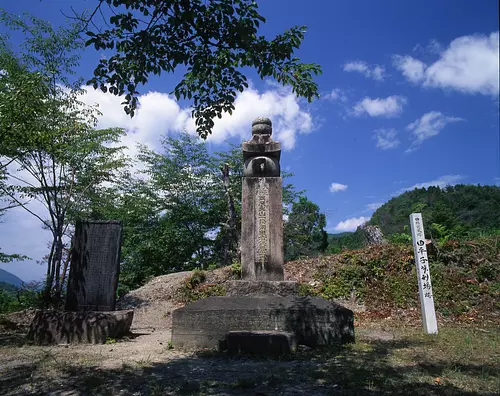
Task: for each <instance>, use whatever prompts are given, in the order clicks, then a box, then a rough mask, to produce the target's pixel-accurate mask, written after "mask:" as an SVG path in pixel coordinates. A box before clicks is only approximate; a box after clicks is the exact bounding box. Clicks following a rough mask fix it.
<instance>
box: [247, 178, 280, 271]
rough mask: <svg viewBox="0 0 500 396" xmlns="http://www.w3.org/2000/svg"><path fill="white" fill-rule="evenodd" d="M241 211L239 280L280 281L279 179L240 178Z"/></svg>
mask: <svg viewBox="0 0 500 396" xmlns="http://www.w3.org/2000/svg"><path fill="white" fill-rule="evenodd" d="M241 210H242V219H243V221H242V227H241V271H242V278H243V279H244V280H272V281H280V280H283V279H284V275H283V206H282V180H281V177H245V178H243V191H242V209H241Z"/></svg>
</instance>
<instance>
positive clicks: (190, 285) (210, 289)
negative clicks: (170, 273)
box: [177, 269, 226, 303]
mask: <svg viewBox="0 0 500 396" xmlns="http://www.w3.org/2000/svg"><path fill="white" fill-rule="evenodd" d="M205 280H206V274H205V272H203V271H200V270H197V269H196V270H194V271H193V273H192V274H191V276H190V277H188V278H187V279H186V280H185V281H184V282H183V284H182V286H181V287H180V288H179V290H178V292H177V293H178V297H179V300H180V301H182V302H185V303H189V302H194V301H197V300H201V299H202V298H207V297H211V296H224V295H226V289H225V288H224V286H222V285H215V284H203V283H204V282H205Z"/></svg>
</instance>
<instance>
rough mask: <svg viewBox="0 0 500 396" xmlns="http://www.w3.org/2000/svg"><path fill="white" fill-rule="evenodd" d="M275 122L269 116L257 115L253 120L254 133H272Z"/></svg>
mask: <svg viewBox="0 0 500 396" xmlns="http://www.w3.org/2000/svg"><path fill="white" fill-rule="evenodd" d="M272 133H273V123H272V122H271V120H270V119H269V118H266V117H257V118H256V119H255V120H253V121H252V135H272Z"/></svg>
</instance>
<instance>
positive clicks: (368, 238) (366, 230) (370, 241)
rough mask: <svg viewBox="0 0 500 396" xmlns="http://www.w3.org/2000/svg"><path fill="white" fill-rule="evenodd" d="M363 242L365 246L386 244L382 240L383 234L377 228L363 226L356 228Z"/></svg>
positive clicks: (383, 239)
mask: <svg viewBox="0 0 500 396" xmlns="http://www.w3.org/2000/svg"><path fill="white" fill-rule="evenodd" d="M358 229H359V230H360V231H361V233H362V235H363V237H364V240H365V245H366V246H373V245H382V244H384V243H387V241H386V240H385V238H384V234H382V231H381V230H380V228H379V227H378V226H374V225H368V224H363V225H361V226H359V228H358Z"/></svg>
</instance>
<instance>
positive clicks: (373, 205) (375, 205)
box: [366, 202, 384, 211]
mask: <svg viewBox="0 0 500 396" xmlns="http://www.w3.org/2000/svg"><path fill="white" fill-rule="evenodd" d="M383 204H384V202H374V203H370V204H368V205H366V210H367V211H369V210H377V209H378V208H380V207H381V206H382V205H383Z"/></svg>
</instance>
